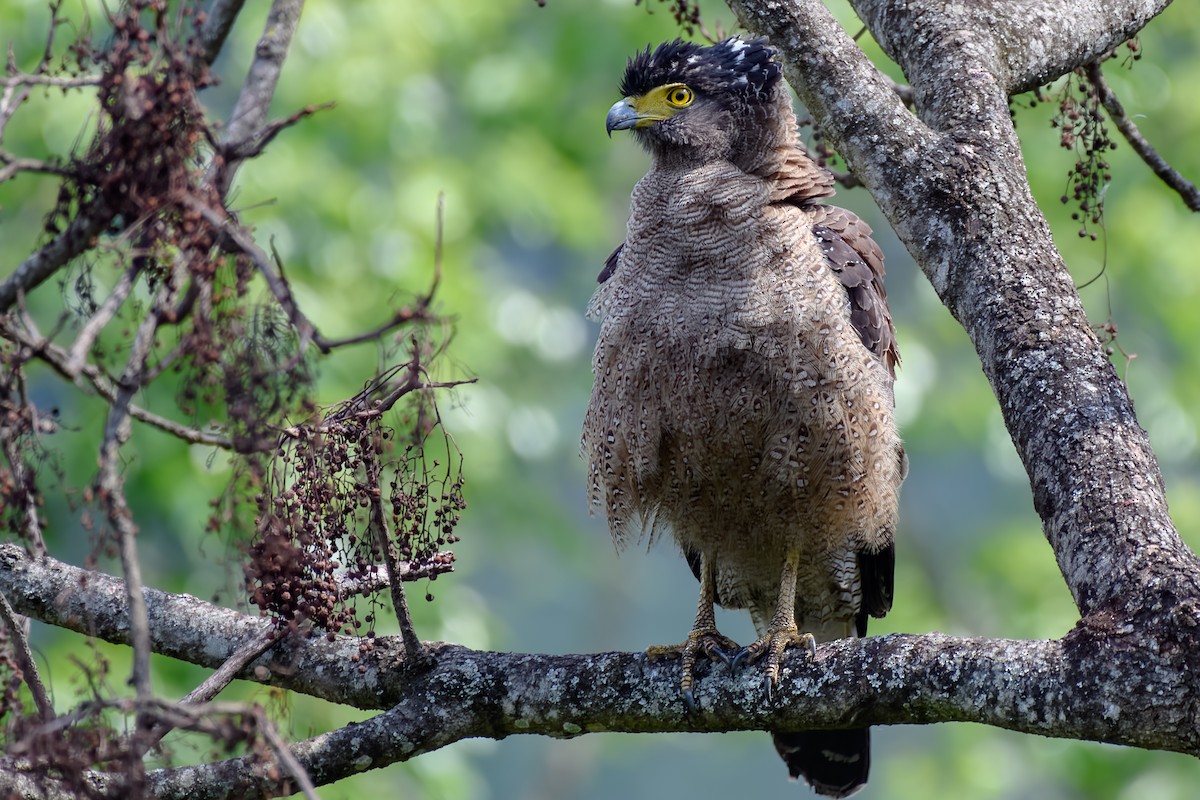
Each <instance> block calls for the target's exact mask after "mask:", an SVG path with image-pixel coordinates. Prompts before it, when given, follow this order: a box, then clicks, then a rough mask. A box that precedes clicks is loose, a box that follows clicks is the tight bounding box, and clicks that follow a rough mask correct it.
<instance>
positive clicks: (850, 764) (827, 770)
mask: <svg viewBox="0 0 1200 800" xmlns="http://www.w3.org/2000/svg"><path fill="white" fill-rule="evenodd" d="M770 613H771V610H770V607H769V606H766V605H762V606H754V607H751V609H750V616H751V619H753V620H754V627H755V629H756V630H758V631H759V635H760V636H762V635H764V632H765V631H766V630H767V628H768V624H769V623H768V620H769V619H770ZM797 622H798V624H799V627H800V630H802V631H809V632H811V633H812V634H813V636H814V637H816V640H817V641H818V642H828V641H832V640H834V639H839V638H842V637H846V636H853V635H855V634H856V633H857V634H858V635H860V636H861V635H862V634H863V633H865V632H866V631H865V630H862V631H858V630H856V628H855V623H854V620H832V621H828V620H827V621H825V622H824V623H815V622H813V621H810V620H806V619H804V616H803V613H802V612H801V610H800V609H797ZM863 627H864V628H865V627H866V626H865V625H864V626H863ZM771 739H772V741H773V742H774V743H775V751H776V752H778V753H779V757H780V758H782V759H783V762H784V763H785V764H786V765H787V769H788V774H789V775H791V776H792V777H793V778H803V779H804V781H805V782H807V783H808V785H809V786H811V787H812V789H813V791H815V792H816V793H817V794H820V795H824V796H826V797H849V796H850V795H852V794H854V793H855V792H857V791H858V790H859V789H861V788H862V787H863V785H865V784H866V782H867V774H868V773H869V772H870V770H871V730H870V728H852V729H850V730H816V731H794V732H789V733H772V734H771Z"/></svg>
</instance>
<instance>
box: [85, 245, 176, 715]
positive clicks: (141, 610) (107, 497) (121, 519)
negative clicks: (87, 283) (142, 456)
mask: <svg viewBox="0 0 1200 800" xmlns="http://www.w3.org/2000/svg"><path fill="white" fill-rule="evenodd" d="M181 273H182V269H180V268H177V269H176V271H175V272H174V273H173V274H172V276H171V277H170V278H168V279H167V280H164V281H163V284H162V286H161V287H160V288H159V291H158V294H157V297H156V298H155V301H154V307H153V308H152V309H151V310H150V313H149V314H147V315H146V316H145V318H144V319H143V320H142V323H141V325H139V326H138V330H137V334H136V335H135V336H134V340H133V345H132V346H131V347H130V348H129V358H128V360H127V361H126V363H125V369H124V372H123V373H122V375H121V378H120V380H119V382H118V386H119V389H118V391H117V396H116V399H115V400H114V401H113V403H112V407H111V408H110V409H109V414H108V421H107V423H106V424H105V426H104V439H103V441H102V442H101V445H100V469H99V472H98V474H97V476H96V488H97V496H98V497H99V498H100V500H101V502H102V504H103V505H104V507H105V510H106V513H107V517H108V520H109V522H110V524H111V525H112V526H113V528H114V529H115V531H116V534H117V544H118V551H119V552H120V556H121V569H122V571H123V572H124V573H125V581H126V588H127V590H128V600H129V633H130V639H131V641H132V644H133V676H132V678H131V682H132V683H133V686H134V689H135V691H136V692H137V697H138V699H139V700H141V701H147V700H149V699H150V698H151V697H152V696H153V689H152V686H151V683H150V622H149V618H148V617H147V614H146V601H145V599H144V597H143V596H142V585H143V584H142V569H141V561H140V560H139V558H138V553H137V539H136V537H137V526H136V525H135V524H134V522H133V516H132V514H131V513H130V511H129V508H128V506H127V504H126V500H125V489H124V486H123V480H122V478H121V474H120V469H119V450H120V447H121V445H122V444H124V442H125V441H126V440H127V439H128V437H129V431H128V427H129V419H130V414H129V401H130V399H131V398H132V397H133V394H134V393H135V392H137V391H139V390H141V388H142V386H143V384H144V382H143V380H142V377H143V372H144V371H145V369H146V364H147V363H148V361H149V358H150V355H151V353H152V352H153V350H154V342H155V338H156V334H157V332H158V325H159V321H160V320H161V318H162V316H161V312H162V311H163V310H164V309H166V308H168V307H169V306H170V305H171V304H172V303H173V302H174V299H175V295H176V293H177V292H178V283H179V280H180V278H181ZM147 726H148V723H147V722H146V721H145V720H142V721H141V722H140V723H139V726H138V727H139V728H146V727H147Z"/></svg>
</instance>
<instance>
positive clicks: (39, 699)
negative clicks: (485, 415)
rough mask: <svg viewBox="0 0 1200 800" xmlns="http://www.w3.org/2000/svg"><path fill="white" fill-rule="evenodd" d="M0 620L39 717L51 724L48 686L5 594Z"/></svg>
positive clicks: (1, 596)
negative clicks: (5, 629) (6, 631)
mask: <svg viewBox="0 0 1200 800" xmlns="http://www.w3.org/2000/svg"><path fill="white" fill-rule="evenodd" d="M0 620H2V621H3V622H4V625H5V626H6V627H7V628H8V635H9V637H10V638H11V640H12V650H13V654H14V655H15V656H16V659H17V666H18V667H20V668H21V677H22V678H24V679H25V685H26V686H28V687H29V692H30V694H32V695H33V702H34V705H36V706H37V710H38V717H39V718H40V719H41V720H42V722H49V721H50V720H52V719H54V704H53V703H51V702H50V695H49V694H47V693H46V685H45V684H44V683H42V676H41V674H40V673H39V672H38V668H37V663H36V662H35V661H34V660H33V651H32V650H30V649H29V638H28V637H27V636H26V635H25V626H24V625H22V624H21V621H20V620H19V619H17V612H15V611H13V607H12V606H11V605H9V602H8V598H7V597H5V596H4V593H3V592H0Z"/></svg>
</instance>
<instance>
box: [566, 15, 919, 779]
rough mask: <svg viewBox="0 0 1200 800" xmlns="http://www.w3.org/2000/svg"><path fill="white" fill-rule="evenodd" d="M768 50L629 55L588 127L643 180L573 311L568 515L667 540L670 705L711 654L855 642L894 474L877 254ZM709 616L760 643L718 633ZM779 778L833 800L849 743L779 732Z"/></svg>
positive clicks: (886, 333)
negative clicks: (688, 591) (637, 151)
mask: <svg viewBox="0 0 1200 800" xmlns="http://www.w3.org/2000/svg"><path fill="white" fill-rule="evenodd" d="M772 56H773V51H772V49H771V48H770V47H768V46H767V44H766V42H765V41H764V40H762V39H750V38H740V37H735V38H732V39H727V40H725V41H723V42H721V43H719V44H716V45H713V46H711V47H701V46H698V45H695V44H690V43H685V42H680V41H675V42H669V43H666V44H663V45H660V46H659V47H657V48H654V49H650V48H647V49H646V50H645V51H644V52H642V53H639V54H637V55H636V56H635V57H634V58H632V59H630V61H629V64H628V66H627V68H626V72H625V77H624V80H623V81H622V83H621V92H622V94H623V95H625V97H624V98H623V99H622V100H621V101H618V102H617V103H616V104H614V105H613V107H612V109H610V111H609V114H608V119H607V127H608V130H609V132H610V133H611V132H612V131H614V130H632V131H633V133H634V135H635V136H636V138H637V139H638V141H639V142H640V143H641V144H642V145H643V146H644V147H645V148H646V149H647V150H649V151H650V153H651V155H652V156H653V165H652V167H651V168H650V171H649V172H648V173H647V174H646V175H645V177H643V178H642V179H641V180H640V181H639V182H638V184H637V186H636V187H635V188H634V191H633V196H632V200H631V208H630V215H629V223H628V226H627V230H626V236H625V240H624V242H623V243H622V244H621V246H619V247H618V248H617V249H616V250H615V251H614V252H613V254H612V256H611V257H610V258H609V259H608V261H607V262H606V264H605V266H604V270H603V272H602V273H601V275H600V280H601V285H600V287H599V289H598V290H597V292H596V294H595V296H594V297H593V298H592V301H591V304H590V306H589V314H590V316H591V317H592V318H594V319H596V320H598V321H599V322H600V334H599V338H598V341H597V343H596V351H595V356H594V360H593V370H594V374H595V384H594V388H593V391H592V396H591V401H590V403H589V406H588V410H587V415H586V418H585V421H584V430H583V441H582V446H583V453H584V456H585V457H586V458H587V460H588V463H589V468H590V487H589V499H590V502H591V504H592V507H593V509H594V510H596V511H598V512H601V513H604V514H606V515H607V517H608V521H609V526H610V528H611V531H612V534H613V536H614V538H615V539H616V540H617V541H618V542H624V541H627V540H629V539H633V538H637V537H638V536H639V535H641V534H642V533H643V532H644V531H649V532H650V535H651V536H654V535H656V534H659V533H667V532H669V534H670V536H671V537H672V538H673V539H674V540H675V542H676V543H677V544H678V545H679V547H680V549H681V551H682V552H683V554H684V555H685V557H686V558H687V559H688V562H689V563H690V564H691V565H692V568H693V571H694V572H695V573H696V575H697V578H698V579H699V580H700V583H701V589H700V601H699V603H698V608H697V615H696V623H695V625H694V626H693V630H692V633H691V634H690V635H689V637H688V640H687V641H686V642H684V643H683V644H681V645H679V646H672V647H666V648H662V647H659V648H652V653H653V654H654V655H662V654H664V653H670V654H675V653H678V654H679V655H681V656H682V658H683V680H682V685H681V689H682V691H683V694H684V698H685V700H686V701H687V702H688V704H689V705H693V704H694V703H695V691H696V688H697V687H696V684H695V677H694V675H693V666H694V663H695V660H696V659H697V657H709V658H714V659H719V660H722V661H726V662H727V663H730V664H731V665H732V666H734V667H739V668H740V667H741V665H742V664H744V663H750V662H754V661H758V660H761V661H762V662H763V663H764V664H765V667H764V669H765V672H766V674H767V677H768V680H769V681H771V682H774V681H777V680H778V679H779V672H780V662H781V657H782V654H783V652H784V649H785V648H787V647H792V646H796V645H800V644H803V645H807V646H809V647H811V646H812V642H813V641H814V639H815V640H816V641H826V640H829V639H833V638H838V637H844V636H854V635H859V636H861V635H865V633H866V620H867V617H868V616H882V615H883V614H884V613H886V612H887V611H888V609H889V608H890V607H891V601H892V566H893V558H894V555H893V553H894V550H893V547H894V545H893V532H894V530H895V527H896V516H897V503H898V492H899V487H900V483H901V481H902V480H903V477H904V472H905V460H904V455H903V449H902V448H901V444H900V440H899V437H898V435H897V432H896V426H895V422H894V419H893V414H892V406H893V391H892V383H893V378H894V369H895V365H896V363H897V360H898V356H897V351H896V345H895V336H894V331H893V328H892V322H891V318H890V315H889V313H888V309H887V302H886V294H885V292H884V288H883V257H882V254H881V253H880V250H879V248H878V246H877V245H876V244H875V243H874V242H873V241H872V240H871V238H870V229H869V228H868V227H867V226H866V224H865V223H863V222H862V221H861V220H859V219H858V218H857V217H856V216H854V215H853V214H852V213H850V212H848V211H845V210H843V209H840V208H836V207H832V206H827V205H824V204H822V203H821V202H820V200H821V198H823V197H827V196H829V195H831V194H832V193H833V181H832V179H831V177H830V176H829V173H828V172H826V171H825V170H823V169H820V168H819V167H817V166H816V165H815V164H814V163H813V162H812V161H811V160H810V159H809V158H808V156H807V154H806V153H805V151H804V150H803V148H802V147H801V146H800V145H799V144H798V139H797V130H796V121H795V115H794V113H793V111H792V108H791V102H790V98H789V95H788V92H787V89H786V87H785V85H784V83H783V81H782V80H781V72H780V68H779V65H778V63H776V62H775V61H774V60H773V58H772ZM714 602H717V603H719V604H720V605H722V606H726V607H730V608H746V609H748V610H749V612H750V615H751V617H752V619H753V620H754V624H755V627H756V629H757V631H758V634H759V636H760V638H759V639H758V640H757V641H756V642H753V643H751V644H750V645H747V646H746V647H744V648H738V647H737V646H736V645H735V644H734V643H733V642H731V641H730V640H729V639H727V638H726V637H724V636H723V635H721V634H720V633H719V632H718V631H717V629H716V626H715V623H714V622H713V611H712V605H713V603H714ZM775 739H776V747H777V749H778V750H779V752H780V754H781V755H782V756H783V757H784V759H785V761H786V762H787V764H788V768H789V770H790V772H791V773H792V775H793V776H797V775H799V776H802V777H804V778H805V779H806V780H808V781H809V782H810V783H811V784H812V785H813V786H814V787H815V788H816V789H817V790H818V791H820V792H822V793H824V794H828V795H831V796H844V795H846V794H848V793H849V792H852V791H854V790H855V789H856V788H858V787H859V786H861V784H862V783H863V782H865V780H866V775H867V767H868V763H869V750H868V739H867V732H866V730H865V729H861V730H852V731H834V732H830V731H809V732H799V733H782V734H777V735H776V737H775Z"/></svg>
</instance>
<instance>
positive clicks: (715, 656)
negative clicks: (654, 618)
mask: <svg viewBox="0 0 1200 800" xmlns="http://www.w3.org/2000/svg"><path fill="white" fill-rule="evenodd" d="M716 586H717V565H716V561H715V560H714V559H713V558H712V556H710V555H709V554H708V553H702V554H701V556H700V599H699V601H698V602H697V603H696V622H695V624H693V625H692V632H691V633H689V634H688V637H687V639H686V640H684V641H683V642H681V643H680V644H668V645H651V646H650V647H647V648H646V655H647V656H648V657H649V658H650V659H651V660H654V659H658V658H664V657H667V656H675V655H678V656H679V657H680V659H681V661H682V663H681V664H680V669H681V670H682V672H683V678H682V679H681V680H680V681H679V691H680V692H681V693H682V694H683V700H684V702H685V703H687V707H688V709H689V710H691V711H695V710H696V699H695V695H694V694H693V693H692V685H693V684H694V683H695V678H694V676H693V672H694V671H695V668H696V656H697V655H699V654H700V653H703V654H704V655H705V656H707V657H708V658H709V659H710V660H712V661H721V662H724V663H725V664H726V665H731V664H732V654H733V653H735V652H737V651H738V644H737V642H735V641H733V640H732V639H730V638H729V637H727V636H724V635H723V634H722V633H721V632H720V631H718V630H717V622H716V616H715V614H714V612H713V602H714V600H715V599H716Z"/></svg>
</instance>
